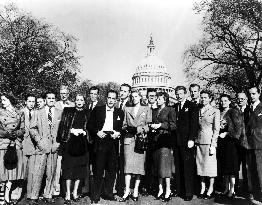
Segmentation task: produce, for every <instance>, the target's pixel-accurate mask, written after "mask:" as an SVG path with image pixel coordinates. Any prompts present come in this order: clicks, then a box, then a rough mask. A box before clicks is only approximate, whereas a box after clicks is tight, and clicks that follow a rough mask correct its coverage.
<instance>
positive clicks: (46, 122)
mask: <svg viewBox="0 0 262 205" xmlns="http://www.w3.org/2000/svg"><path fill="white" fill-rule="evenodd" d="M40 117H41V119H42V121H43V124H42V125H43V126H45V127H47V128H48V129H49V130H50V127H49V123H48V119H47V114H46V109H45V107H44V108H43V109H42V110H41V112H40Z"/></svg>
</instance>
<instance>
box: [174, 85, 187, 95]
mask: <svg viewBox="0 0 262 205" xmlns="http://www.w3.org/2000/svg"><path fill="white" fill-rule="evenodd" d="M179 90H183V91H184V93H185V94H186V93H187V90H186V87H185V86H181V85H179V86H177V87H176V88H175V93H177V91H179Z"/></svg>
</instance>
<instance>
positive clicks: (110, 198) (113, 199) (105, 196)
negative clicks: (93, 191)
mask: <svg viewBox="0 0 262 205" xmlns="http://www.w3.org/2000/svg"><path fill="white" fill-rule="evenodd" d="M102 199H104V200H107V201H117V198H116V197H114V196H108V195H104V196H102Z"/></svg>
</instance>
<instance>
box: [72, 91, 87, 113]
mask: <svg viewBox="0 0 262 205" xmlns="http://www.w3.org/2000/svg"><path fill="white" fill-rule="evenodd" d="M78 96H83V98H84V101H85V104H84V106H83V108H84V109H86V105H87V101H86V95H85V94H84V93H83V92H77V93H76V94H75V101H76V98H77V97H78Z"/></svg>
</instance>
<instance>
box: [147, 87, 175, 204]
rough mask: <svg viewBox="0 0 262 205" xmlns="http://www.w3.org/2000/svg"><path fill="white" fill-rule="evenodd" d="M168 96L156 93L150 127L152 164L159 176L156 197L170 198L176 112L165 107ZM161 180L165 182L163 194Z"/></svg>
mask: <svg viewBox="0 0 262 205" xmlns="http://www.w3.org/2000/svg"><path fill="white" fill-rule="evenodd" d="M168 103H169V96H168V94H167V93H165V92H159V93H157V105H158V109H155V110H153V120H152V121H153V124H152V125H151V128H152V129H153V130H152V132H153V133H155V134H154V142H155V148H156V151H155V152H154V164H155V167H156V169H157V176H158V178H159V191H158V195H157V197H156V199H161V198H162V199H163V201H166V202H167V201H169V200H170V194H171V189H170V178H171V177H172V163H173V160H172V158H173V155H172V153H171V147H172V143H171V141H172V140H171V131H174V130H175V129H176V113H175V110H174V109H173V108H172V107H167V105H168ZM163 180H165V182H166V188H165V195H164V196H163V194H164V189H163Z"/></svg>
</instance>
